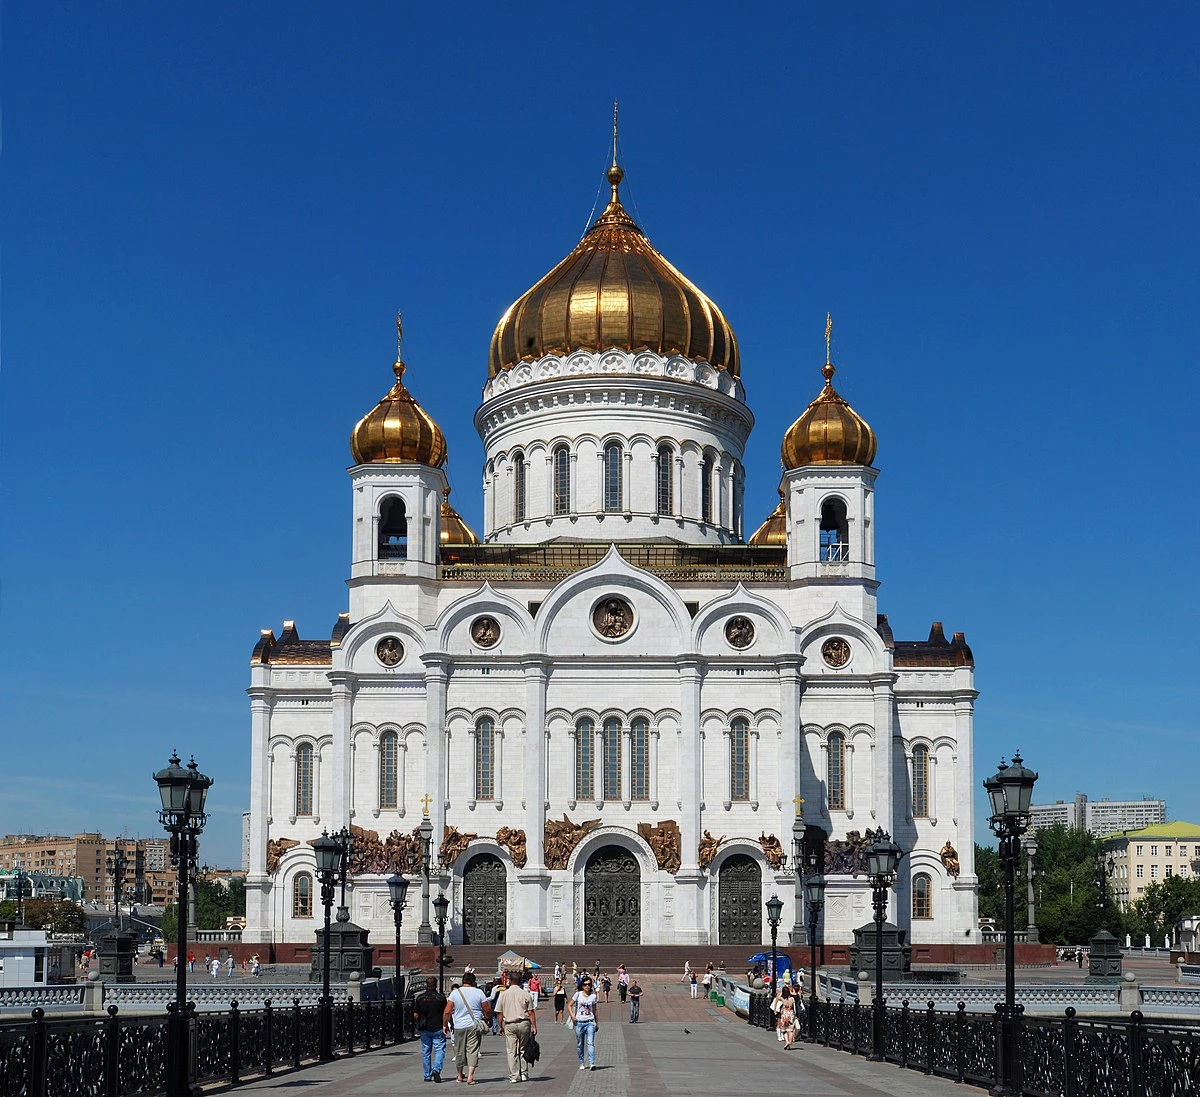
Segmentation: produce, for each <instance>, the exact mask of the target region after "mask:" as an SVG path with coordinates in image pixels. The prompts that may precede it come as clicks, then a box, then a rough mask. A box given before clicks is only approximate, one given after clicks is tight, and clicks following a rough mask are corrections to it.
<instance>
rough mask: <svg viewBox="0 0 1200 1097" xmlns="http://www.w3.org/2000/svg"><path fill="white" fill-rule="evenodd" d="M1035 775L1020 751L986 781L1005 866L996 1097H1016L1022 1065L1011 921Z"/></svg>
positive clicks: (992, 823)
mask: <svg viewBox="0 0 1200 1097" xmlns="http://www.w3.org/2000/svg"><path fill="white" fill-rule="evenodd" d="M1037 779H1038V775H1037V774H1036V773H1034V772H1033V770H1030V769H1026V768H1025V766H1024V765H1022V763H1021V755H1020V752H1018V753H1016V754H1014V755H1013V760H1012V765H1011V766H1009V765H1005V764H1004V762H1003V760H1002V761H1001V762H1000V768H999V770H998V771H997V772H996V773H995V774H994V775H993V776H991V777H989V778H988V779H987V780H986V781H984V782H983V787H984V788H985V789H986V790H987V794H988V799H989V800H990V801H991V805H992V816H991V818H990V819H989V820H988V822H989V824H990V825H991V828H992V833H994V834H995V835H996V837H997V838H998V839H999V840H1000V860H1001V862H1002V863H1003V865H1004V1005H1003V1006H1001V1007H998V1010H997V1012H999V1013H1000V1019H1001V1024H1002V1032H1003V1040H1002V1042H1001V1054H1000V1070H999V1071H998V1074H999V1077H998V1078H997V1079H996V1086H995V1088H994V1089H993V1090H992V1091H991V1092H992V1093H993V1094H994V1095H996V1097H1019V1095H1020V1093H1021V1065H1020V1062H1019V1061H1018V1056H1017V1004H1016V997H1017V977H1016V962H1015V957H1014V953H1015V951H1016V933H1015V930H1014V927H1013V921H1014V914H1015V912H1014V909H1013V903H1014V892H1015V891H1016V873H1017V858H1018V857H1019V856H1020V853H1021V835H1022V834H1024V833H1025V832H1026V831H1027V830H1028V829H1029V805H1030V803H1031V802H1032V800H1033V786H1034V783H1035V782H1036V781H1037Z"/></svg>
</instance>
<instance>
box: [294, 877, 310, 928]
mask: <svg viewBox="0 0 1200 1097" xmlns="http://www.w3.org/2000/svg"><path fill="white" fill-rule="evenodd" d="M312 916H313V878H312V877H311V876H309V874H308V873H307V872H300V873H297V874H296V877H295V878H294V879H293V880H292V917H293V918H311V917H312Z"/></svg>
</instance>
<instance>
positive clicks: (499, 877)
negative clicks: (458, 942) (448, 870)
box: [463, 853, 508, 945]
mask: <svg viewBox="0 0 1200 1097" xmlns="http://www.w3.org/2000/svg"><path fill="white" fill-rule="evenodd" d="M507 907H508V873H506V872H505V871H504V864H503V862H502V861H501V860H500V858H499V857H493V856H492V855H491V854H488V853H485V854H482V855H480V856H479V857H473V858H472V859H471V860H470V861H469V862H468V863H467V867H466V868H465V869H464V870H463V944H464V945H496V944H503V943H504V940H505V933H506V930H507V928H508V927H507V918H506V911H507Z"/></svg>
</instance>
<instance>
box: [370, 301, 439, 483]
mask: <svg viewBox="0 0 1200 1097" xmlns="http://www.w3.org/2000/svg"><path fill="white" fill-rule="evenodd" d="M403 333H404V332H403V327H402V325H401V322H400V317H399V316H397V317H396V337H397V346H396V361H395V364H394V365H393V366H392V371H393V372H394V373H395V374H396V383H395V384H394V385H393V386H392V389H391V391H390V392H389V393H388V394H387V395H386V396H385V397H384V398H383V399H382V400H380V401H379V403H378V404H376V405H375V407H374V409H373V410H371V411H369V412H368V413H367V414H366V415H364V416H363V417H362V418H361V419H360V420H359V421H358V424H357V425H356V426H355V428H354V430H353V431H352V432H351V434H350V453H351V454H352V455H353V457H354V462H355V464H358V465H375V464H383V463H387V464H405V465H429V466H430V467H431V468H441V467H442V465H444V464H445V463H446V436H445V435H444V434H443V433H442V428H441V427H439V426H438V425H437V423H435V422H434V421H433V419H432V418H431V417H430V416H429V413H428V412H427V411H425V409H424V408H422V407H421V405H420V404H418V403H417V402H416V400H414V399H413V396H412V393H411V392H409V391H408V389H407V388H406V387H405V385H404V370H405V365H404V361H403V360H402V359H401V357H400V347H399V340H400V338H401V336H402V335H403Z"/></svg>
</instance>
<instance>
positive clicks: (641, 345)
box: [488, 163, 741, 377]
mask: <svg viewBox="0 0 1200 1097" xmlns="http://www.w3.org/2000/svg"><path fill="white" fill-rule="evenodd" d="M624 177H625V173H624V172H623V171H622V170H621V168H620V167H618V166H617V165H616V164H615V163H614V164H613V165H612V166H611V167H610V168H609V169H608V172H607V178H608V182H609V184H610V185H611V186H612V198H611V200H610V201H609V203H608V206H607V207H605V210H604V212H603V213H601V214H600V216H599V217H598V218H596V222H595V224H593V225H592V227H591V228H590V229H588V231H587V233H585V235H584V237H583V239H582V240H580V241H579V244H578V245H577V246H576V248H575V250H574V251H572V252H571V254H570V255H568V256H567V257H566V258H565V259H564V260H563V261H562V262H561V263H559V264H558V266H556V267H555V268H554V269H553V270H552V271H551V272H550V273H549V274H547V275H546V277H545V278H543V279H542V280H541V281H540V282H538V283H537V285H535V286H534V287H533V288H532V289H531V290H529V291H528V292H527V293H525V294H524V296H522V297H519V298H518V299H517V300H516V301H515V302H514V303H513V304H512V305H511V306H510V307H509V309H508V311H507V312H506V313H505V314H504V316H503V317H502V318H501V320H500V323H499V324H497V325H496V330H495V332H494V333H493V335H492V346H491V353H490V355H489V357H488V376H489V377H495V376H496V375H497V374H498V373H501V372H502V371H504V370H507V369H512V368H513V366H515V365H517V364H518V363H520V362H529V361H533V360H535V359H538V358H542V357H544V356H545V355H547V354H569V353H570V352H571V351H575V350H591V351H600V350H607V349H608V348H609V347H617V348H619V349H621V350H629V351H639V350H651V351H655V352H657V353H659V354H681V355H683V356H684V357H685V358H690V359H692V360H693V361H699V360H703V361H705V362H708V363H709V364H710V365H712V366H715V367H716V368H717V369H723V370H728V371H729V372H730V374H732V375H733V376H734V377H738V376H739V375H740V373H741V359H740V357H739V354H738V345H737V339H736V338H735V336H734V334H733V328H731V327H730V326H729V321H727V320H726V319H725V317H724V316H723V315H722V313H721V310H720V309H719V308H717V306H716V304H715V303H714V302H712V301H711V300H709V298H707V297H705V295H704V294H703V293H701V292H700V290H698V289H697V288H696V287H695V286H694V285H692V283H691V282H689V281H688V279H687V278H685V277H684V276H683V275H682V274H681V273H680V272H679V271H677V270H676V269H675V268H674V267H673V266H672V265H671V264H670V263H669V262H667V260H666V259H664V258H663V257H662V255H660V254H659V253H658V252H657V251H656V250H655V249H654V248H653V247H652V246H651V245H650V241H649V240H647V239H646V236H645V234H644V233H643V232H642V230H641V229H640V228H638V226H637V224H636V223H635V222H634V220H633V218H632V217H630V216H629V214H628V213H626V212H625V207H624V206H622V205H621V199H620V197H619V196H618V194H617V189H618V188H619V187H620V185H621V180H622V179H623V178H624Z"/></svg>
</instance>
